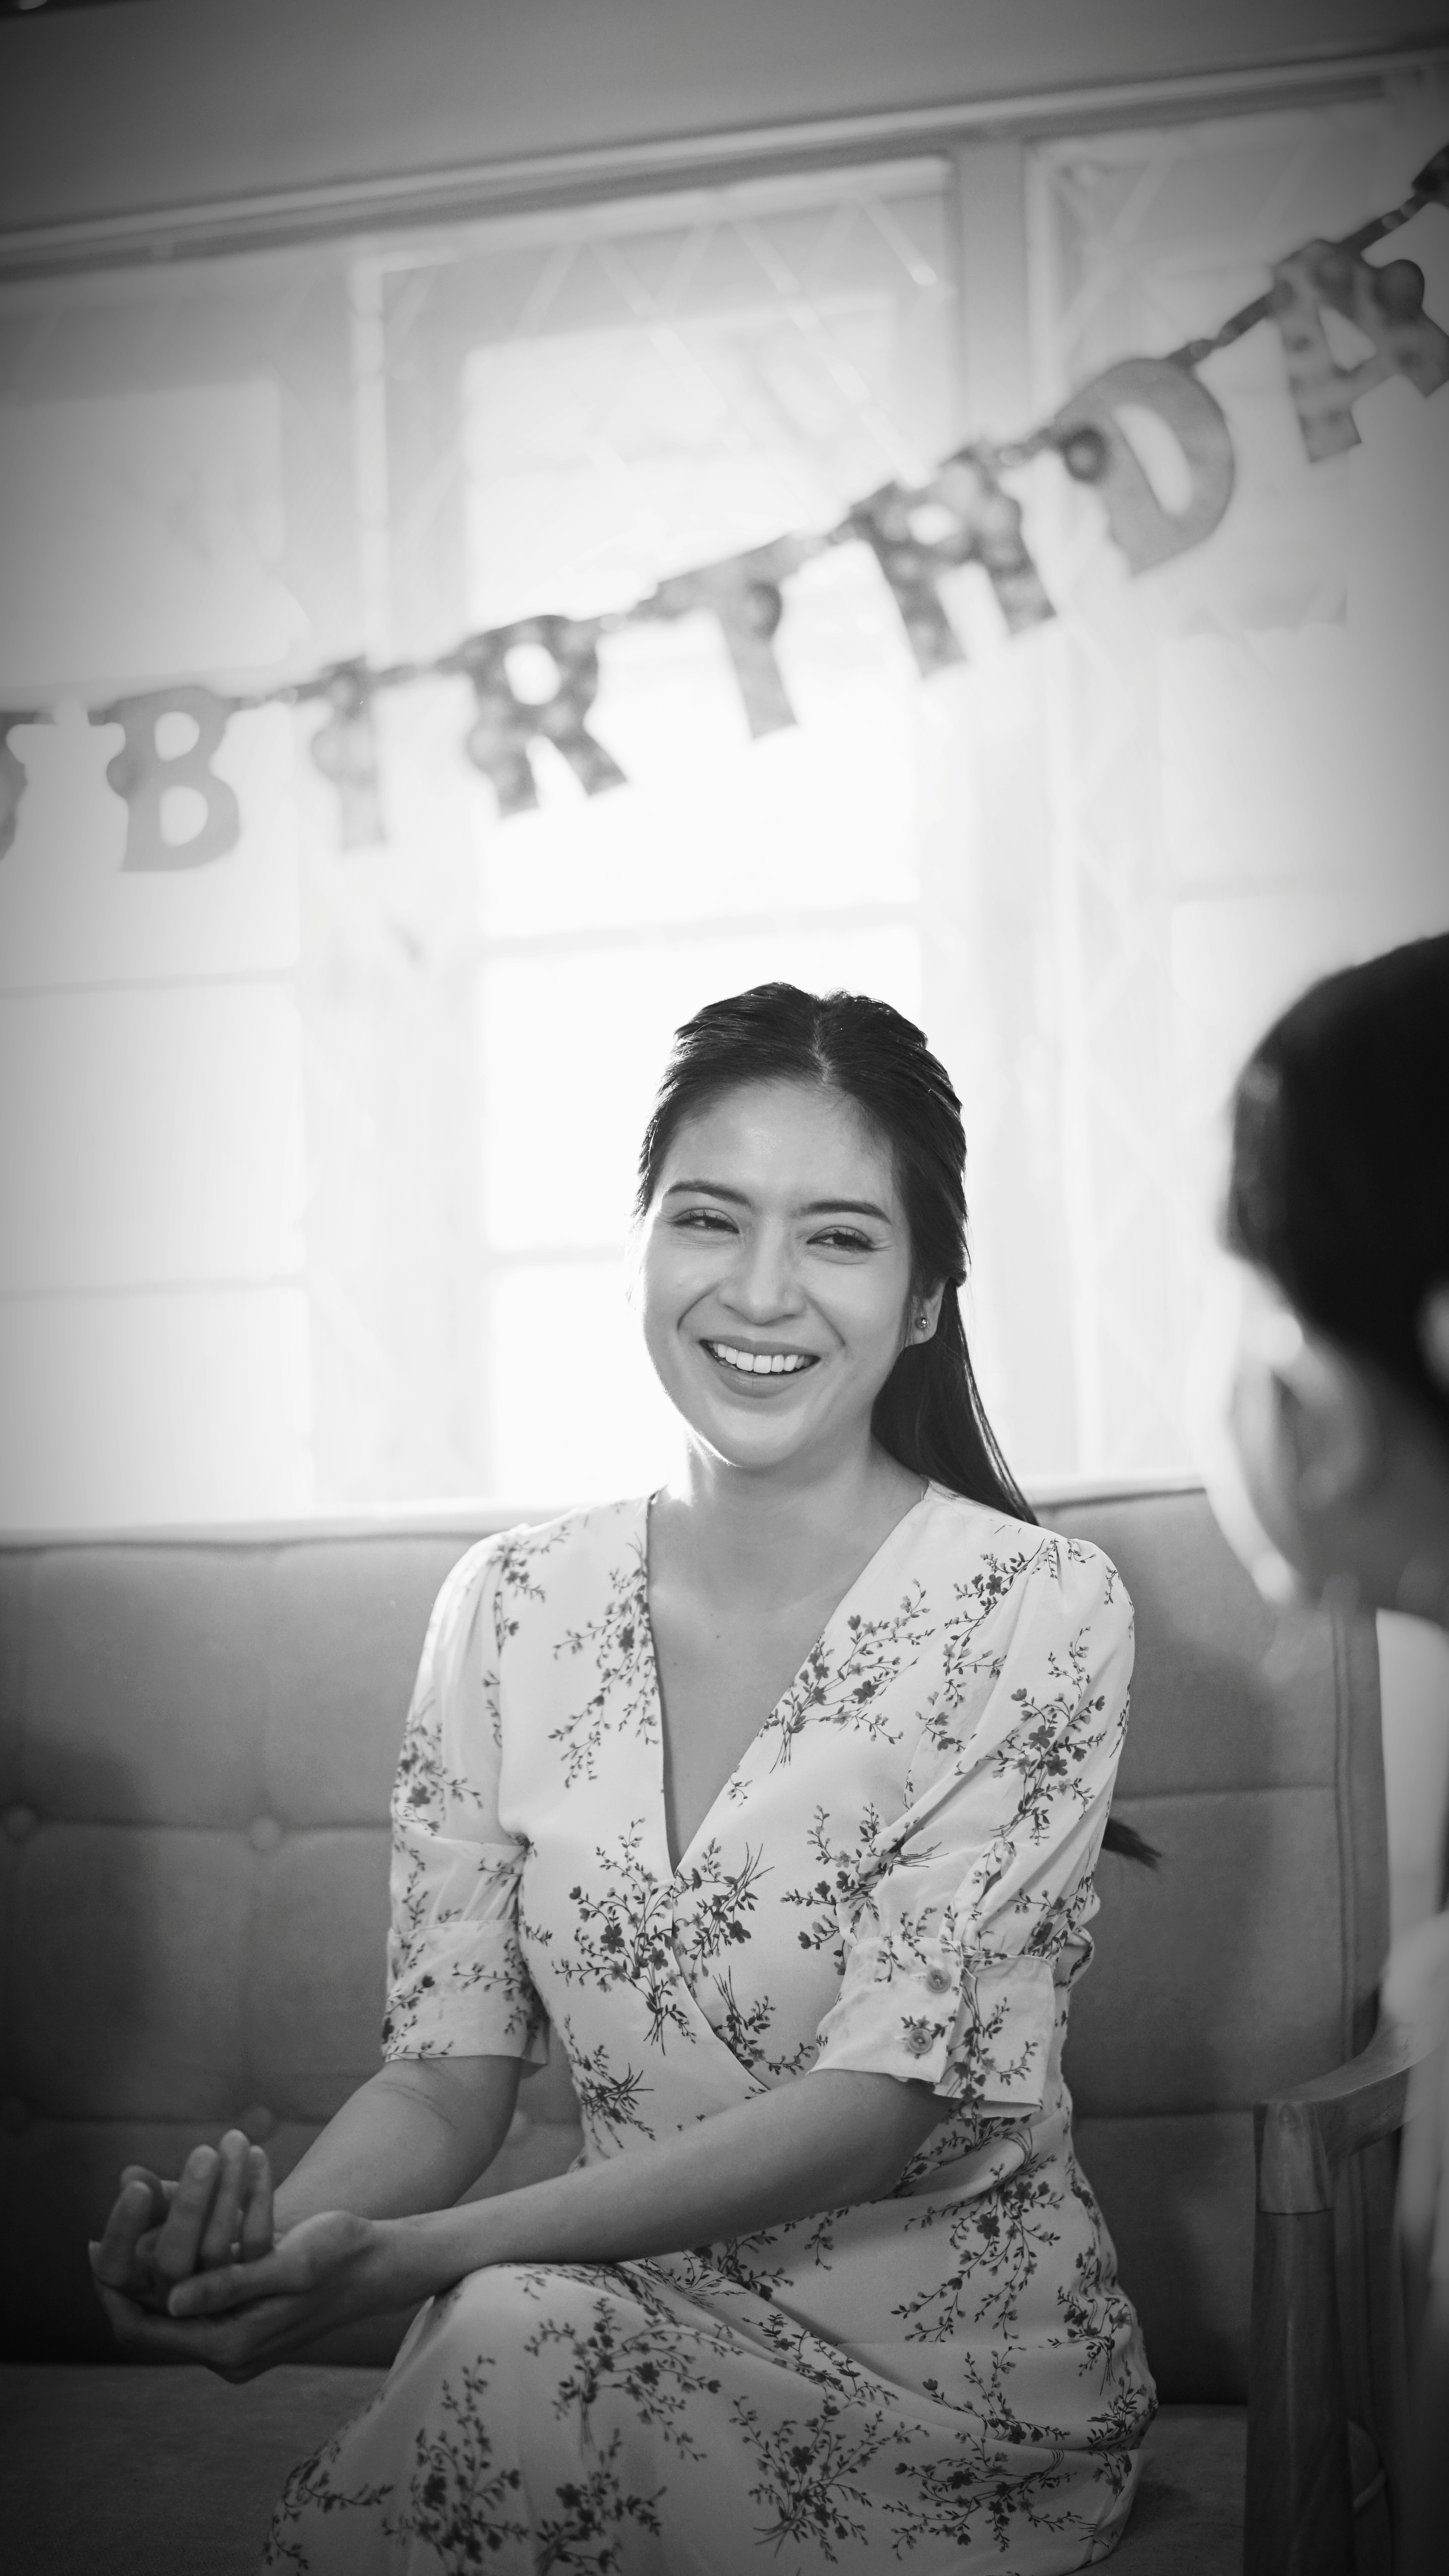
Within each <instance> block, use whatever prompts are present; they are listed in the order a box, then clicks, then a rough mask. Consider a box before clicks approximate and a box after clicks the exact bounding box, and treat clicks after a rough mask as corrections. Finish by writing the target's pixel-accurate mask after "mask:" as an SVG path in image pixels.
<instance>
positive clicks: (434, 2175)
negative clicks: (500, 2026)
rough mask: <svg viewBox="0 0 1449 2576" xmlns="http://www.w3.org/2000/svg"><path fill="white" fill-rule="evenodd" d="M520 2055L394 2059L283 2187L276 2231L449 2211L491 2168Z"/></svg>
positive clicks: (509, 2113) (508, 2114) (512, 2099)
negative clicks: (318, 2222) (345, 2218)
mask: <svg viewBox="0 0 1449 2576" xmlns="http://www.w3.org/2000/svg"><path fill="white" fill-rule="evenodd" d="M518 2076H519V2061H518V2059H517V2058H516V2057H396V2058H393V2059H392V2060H391V2061H390V2063H389V2064H388V2065H386V2066H384V2067H382V2068H381V2069H380V2070H379V2072H378V2073H377V2074H376V2075H373V2076H369V2078H368V2081H367V2082H366V2083H365V2084H363V2085H361V2086H359V2088H358V2090H357V2091H356V2092H355V2093H354V2094H353V2095H352V2096H351V2098H350V2100H348V2101H346V2102H344V2103H343V2105H342V2108H341V2110H340V2111H339V2112H338V2113H337V2114H336V2116H335V2117H334V2118H333V2119H331V2120H329V2121H328V2123H327V2126H326V2128H325V2129H324V2130H323V2132H322V2135H321V2136H320V2138H316V2139H314V2141H313V2143H312V2145H311V2146H310V2147H309V2148H308V2149H307V2152H306V2154H305V2155H304V2156H303V2157H302V2159H301V2161H300V2163H299V2164H297V2165H296V2166H295V2167H294V2169H293V2171H292V2172H291V2173H290V2174H289V2175H288V2177H287V2179H286V2181H285V2182H284V2183H281V2184H279V2185H278V2188H277V2195H276V2227H277V2233H278V2235H279V2236H280V2235H282V2234H283V2233H285V2232H286V2230H288V2229H290V2228H293V2227H295V2226H297V2225H298V2223H299V2221H300V2220H302V2219H304V2218H311V2217H313V2216H315V2214H316V2212H317V2211H318V2210H319V2209H350V2210H353V2211H355V2212H356V2214H357V2216H358V2217H359V2218H397V2217H401V2216H403V2215H404V2214H405V2213H408V2212H410V2211H415V2210H425V2209H446V2208H447V2207H448V2205H449V2203H450V2202H452V2201H455V2200H456V2199H457V2197H458V2194H459V2193H460V2192H462V2191H466V2190H467V2188H468V2185H469V2184H470V2183H471V2182H476V2181H477V2179H478V2176H479V2175H480V2174H481V2173H482V2172H483V2171H484V2169H485V2167H486V2166H488V2165H490V2164H491V2163H492V2162H493V2159H494V2157H495V2156H496V2155H497V2153H498V2150H499V2148H500V2147H501V2146H502V2144H503V2141H504V2138H505V2137H506V2136H507V2134H508V2124H509V2122H510V2120H511V2119H512V2117H513V2110H514V2105H515V2103H516V2102H517V2099H518Z"/></svg>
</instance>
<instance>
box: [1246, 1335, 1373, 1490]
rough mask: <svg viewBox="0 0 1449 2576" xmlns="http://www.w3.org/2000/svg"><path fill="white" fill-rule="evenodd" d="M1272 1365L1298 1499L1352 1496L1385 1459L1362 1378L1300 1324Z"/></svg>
mask: <svg viewBox="0 0 1449 2576" xmlns="http://www.w3.org/2000/svg"><path fill="white" fill-rule="evenodd" d="M1295 1322H1296V1319H1295ZM1271 1365H1272V1369H1273V1374H1274V1376H1275V1377H1276V1378H1277V1380H1278V1384H1279V1386H1280V1388H1281V1390H1282V1397H1283V1406H1282V1418H1283V1424H1284V1429H1285V1430H1286V1432H1287V1435H1288V1438H1289V1441H1290V1443H1291V1446H1292V1450H1293V1456H1294V1460H1295V1464H1296V1468H1297V1488H1298V1501H1299V1503H1300V1505H1301V1506H1302V1508H1303V1509H1304V1510H1305V1511H1308V1512H1322V1511H1330V1510H1332V1509H1333V1508H1334V1507H1335V1506H1337V1505H1341V1504H1344V1503H1351V1502H1354V1501H1356V1500H1357V1499H1358V1497H1359V1496H1360V1495H1361V1494H1363V1493H1364V1492H1366V1491H1367V1490H1368V1488H1369V1487H1370V1486H1372V1485H1373V1484H1374V1483H1375V1482H1376V1481H1377V1478H1378V1475H1379V1471H1380V1468H1381V1467H1382V1464H1383V1429H1382V1425H1381V1423H1380V1420H1379V1408H1378V1406H1377V1404H1376V1403H1375V1401H1374V1395H1373V1390H1372V1388H1371V1386H1370V1385H1369V1383H1368V1381H1367V1379H1366V1378H1365V1377H1364V1376H1363V1374H1362V1372H1361V1370H1360V1369H1358V1368H1357V1367H1356V1366H1355V1364H1354V1362H1353V1360H1352V1359H1350V1358H1349V1356H1348V1354H1347V1353H1346V1352H1344V1351H1342V1350H1340V1349H1339V1348H1338V1347H1337V1345H1336V1344H1335V1343H1333V1342H1328V1341H1324V1340H1321V1339H1320V1337H1319V1336H1318V1335H1317V1334H1316V1333H1312V1332H1305V1331H1303V1330H1301V1329H1299V1330H1297V1331H1295V1333H1294V1335H1293V1338H1292V1342H1291V1345H1289V1344H1288V1343H1287V1339H1286V1337H1285V1346H1284V1347H1283V1348H1282V1349H1281V1350H1280V1351H1279V1352H1278V1353H1276V1354H1275V1355H1274V1358H1273V1360H1272V1363H1271Z"/></svg>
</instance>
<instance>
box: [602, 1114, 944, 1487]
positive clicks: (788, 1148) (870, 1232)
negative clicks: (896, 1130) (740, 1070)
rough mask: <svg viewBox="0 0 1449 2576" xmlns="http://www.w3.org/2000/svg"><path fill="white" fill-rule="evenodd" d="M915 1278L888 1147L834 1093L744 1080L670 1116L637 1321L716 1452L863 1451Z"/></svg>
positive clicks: (753, 1464)
mask: <svg viewBox="0 0 1449 2576" xmlns="http://www.w3.org/2000/svg"><path fill="white" fill-rule="evenodd" d="M910 1284H911V1246H910V1239H909V1235H908V1232H907V1228H906V1221H905V1216H904V1212H903V1210H902V1207H901V1203H900V1197H899V1193H898V1191H897V1188H896V1181H895V1174H894V1171H893V1168H892V1158H891V1155H890V1153H889V1150H888V1148H887V1147H886V1146H884V1145H883V1144H882V1143H881V1142H880V1141H879V1139H877V1138H876V1137H875V1136H874V1135H873V1134H872V1132H871V1130H870V1129H869V1128H868V1126H867V1125H866V1123H865V1121H864V1119H863V1118H862V1117H861V1115H860V1113H859V1111H858V1110H857V1109H856V1108H855V1107H854V1105H853V1104H852V1103H851V1102H850V1101H848V1100H846V1099H844V1098H842V1096H841V1095H840V1094H839V1093H838V1092H833V1091H826V1090H822V1089H817V1088H816V1087H815V1086H813V1085H810V1084H805V1083H798V1082H759V1083H750V1084H747V1085H744V1086H742V1087H741V1088H740V1089H738V1090H735V1091H730V1092H727V1093H725V1094H724V1096H723V1097H722V1098H720V1099H718V1100H716V1101H715V1102H713V1104H712V1105H711V1106H709V1107H708V1108H705V1109H703V1110H701V1111H700V1112H699V1114H698V1115H697V1116H696V1117H694V1118H691V1119H688V1120H686V1121H685V1122H684V1124H683V1125H682V1126H681V1127H680V1128H679V1130H678V1132H677V1134H676V1136H675V1138H674V1141H673V1143H672V1145H671V1146H670V1149H669V1152H668V1154H667V1156H666V1157H665V1161H664V1166H663V1169H662V1171H661V1173H660V1176H659V1182H658V1186H657V1189H656V1191H655V1195H654V1200H653V1204H652V1205H651V1207H650V1209H649V1213H648V1216H647V1218H646V1220H645V1231H644V1241H643V1255H642V1286H643V1305H644V1338H645V1341H646V1343H647V1345H648V1349H649V1356H650V1358H651V1359H652V1361H653V1363H654V1366H655V1368H656V1370H657V1371H658V1373H659V1377H660V1380H661V1382H662V1384H663V1386H664V1389H665V1392H666V1394H667V1395H668V1396H669V1398H670V1401H671V1403H673V1404H674V1405H675V1407H676V1408H677V1410H678V1411H679V1412H680V1413H681V1414H682V1415H683V1417H684V1419H685V1421H686V1422H687V1423H688V1425H689V1427H690V1429H691V1431H692V1432H693V1433H694V1434H695V1435H696V1437H697V1438H698V1439H699V1440H700V1441H701V1442H703V1444H704V1445H705V1446H706V1448H708V1449H709V1450H710V1451H712V1452H713V1453H714V1454H715V1455H716V1456H717V1457H720V1458H723V1459H726V1460H728V1461H729V1462H730V1463H731V1464H732V1465H735V1466H740V1467H747V1468H754V1469H757V1470H759V1469H770V1468H774V1467H780V1466H785V1465H794V1464H805V1463H807V1462H817V1463H819V1464H820V1465H822V1466H823V1465H827V1464H832V1463H835V1462H836V1461H838V1460H840V1459H842V1458H844V1457H847V1456H849V1455H850V1454H851V1453H852V1451H864V1450H865V1449H866V1448H867V1447H868V1445H869V1441H870V1415H871V1407H872V1405H873V1404H874V1402H875V1399H876V1397H877V1395H878V1394H879V1392H880V1390H881V1388H882V1386H883V1385H884V1384H885V1381H886V1379H887V1377H888V1376H889V1375H890V1372H891V1370H892V1368H893V1367H894V1365H895V1362H896V1359H897V1357H898V1355H899V1353H900V1350H901V1348H902V1346H903V1344H904V1342H905V1341H906V1339H907V1338H908V1332H907V1325H908V1316H907V1305H908V1300H909V1292H910ZM928 1302H929V1304H930V1306H931V1311H932V1317H933V1318H934V1302H935V1301H934V1300H931V1301H928Z"/></svg>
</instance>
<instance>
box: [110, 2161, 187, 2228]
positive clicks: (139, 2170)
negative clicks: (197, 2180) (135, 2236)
mask: <svg viewBox="0 0 1449 2576" xmlns="http://www.w3.org/2000/svg"><path fill="white" fill-rule="evenodd" d="M133 2182H139V2183H144V2185H145V2187H146V2190H147V2192H148V2193H149V2194H150V2202H151V2214H150V2216H149V2218H148V2219H147V2221H146V2224H147V2226H148V2227H159V2226H160V2224H161V2222H162V2220H163V2218H164V2217H165V2215H166V2212H167V2210H168V2209H169V2208H170V2206H171V2201H172V2196H173V2194H174V2192H175V2190H176V2185H175V2183H174V2182H163V2181H162V2179H161V2176H160V2175H159V2174H154V2173H153V2172H152V2171H151V2168H150V2166H149V2165H122V2167H121V2182H120V2188H121V2190H122V2191H127V2190H129V2188H130V2186H131V2184H132V2183H133Z"/></svg>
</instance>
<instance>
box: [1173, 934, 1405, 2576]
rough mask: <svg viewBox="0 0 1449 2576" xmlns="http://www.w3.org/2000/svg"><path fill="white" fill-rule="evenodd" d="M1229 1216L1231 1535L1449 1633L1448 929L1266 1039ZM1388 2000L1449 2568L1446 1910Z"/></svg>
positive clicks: (1282, 1589)
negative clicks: (1405, 2092)
mask: <svg viewBox="0 0 1449 2576" xmlns="http://www.w3.org/2000/svg"><path fill="white" fill-rule="evenodd" d="M1224 1234H1225V1241H1226V1246H1227V1250H1228V1252H1229V1254H1230V1255H1231V1256H1233V1258H1232V1261H1231V1263H1230V1265H1229V1270H1228V1274H1227V1276H1226V1278H1225V1280H1224V1282H1223V1283H1222V1285H1223V1288H1224V1292H1225V1293H1224V1296H1223V1300H1222V1304H1221V1306H1220V1308H1219V1311H1218V1316H1217V1323H1218V1332H1217V1333H1216V1334H1212V1335H1210V1338H1211V1339H1212V1340H1214V1341H1215V1342H1216V1344H1217V1365H1216V1366H1212V1367H1210V1368H1209V1370H1208V1372H1207V1374H1208V1376H1209V1378H1211V1379H1216V1381H1217V1383H1218V1385H1219V1387H1220V1388H1221V1389H1222V1390H1223V1393H1224V1395H1225V1399H1226V1400H1225V1402H1224V1403H1223V1404H1222V1405H1221V1407H1220V1409H1219V1411H1218V1424H1219V1429H1218V1432H1217V1434H1216V1436H1214V1434H1213V1433H1212V1432H1211V1430H1210V1431H1209V1441H1210V1446H1211V1451H1212V1455H1211V1462H1210V1466H1209V1478H1208V1481H1209V1488H1210V1491H1211V1493H1212V1498H1213V1502H1214V1505H1215V1508H1216V1509H1217V1513H1218V1517H1219V1520H1220V1521H1221V1523H1222V1525H1223V1528H1224V1530H1225V1532H1226V1534H1227V1536H1228V1538H1229V1539H1230V1540H1231V1542H1232V1544H1233V1546H1234V1547H1235V1548H1236V1550H1237V1552H1238V1554H1239V1555H1240V1556H1241V1557H1242V1559H1243V1561H1244V1563H1245V1564H1246V1565H1247V1566H1248V1568H1249V1570H1250V1571H1251V1573H1252V1574H1253V1575H1254V1577H1255V1579H1256V1581H1257V1583H1258V1586H1259V1589H1260V1590H1261V1591H1262V1592H1264V1593H1265V1594H1266V1595H1267V1596H1268V1598H1269V1599H1272V1600H1276V1601H1287V1600H1292V1599H1300V1600H1301V1599H1305V1598H1306V1599H1324V1598H1329V1597H1332V1598H1334V1599H1337V1600H1340V1601H1342V1602H1343V1603H1344V1604H1345V1606H1349V1607H1357V1608H1362V1609H1366V1610H1398V1611H1403V1612H1407V1613H1408V1614H1409V1615H1410V1616H1412V1617H1414V1618H1417V1619H1427V1620H1430V1621H1432V1622H1433V1623H1434V1624H1435V1625H1436V1626H1437V1627H1439V1628H1441V1629H1446V1630H1449V936H1445V937H1440V938H1435V939H1423V940H1417V941H1414V942H1413V943H1412V944H1411V945H1409V946H1407V947H1403V948H1397V949H1394V950H1392V951H1391V952H1390V953H1389V954H1388V955H1386V956H1383V957H1377V958H1375V959H1373V960H1372V961H1371V962H1370V963H1369V964H1367V965H1364V966H1354V967H1350V968H1348V969H1346V970H1345V971H1344V972H1342V973H1340V974H1335V975H1330V976H1328V977H1327V978H1325V980H1324V981H1323V982H1322V983H1319V984H1315V985H1314V986H1313V987H1312V989H1311V990H1310V991H1309V992H1307V993H1305V994H1304V995H1303V996H1302V998H1301V999H1300V1000H1299V1001H1297V1002H1295V1003H1294V1004H1293V1006H1292V1008H1291V1009H1290V1010H1288V1011H1286V1012H1285V1013H1284V1014H1283V1017H1282V1018H1281V1019H1280V1020H1278V1021H1277V1022H1276V1023H1275V1025H1274V1026H1273V1027H1272V1028H1271V1029H1270V1030H1269V1031H1268V1033H1267V1035H1266V1037H1264V1038H1263V1039H1262V1040H1261V1042H1260V1043H1259V1045H1258V1046H1257V1047H1256V1048H1255V1050H1254V1052H1253V1054H1252V1056H1251V1057H1250V1059H1249V1061H1248V1063H1247V1065H1246V1066H1245V1068H1244V1070H1243V1073H1242V1075H1241V1077H1240V1079H1239V1082H1238V1086H1237V1092H1236V1095H1235V1098H1234V1103H1233V1119H1232V1158H1231V1164H1230V1169H1229V1176H1228V1190H1227V1205H1226V1219H1225V1227H1224ZM1210 1409H1211V1408H1209V1410H1210ZM1443 1893H1444V1891H1443V1887H1442V1883H1441V1889H1440V1896H1441V1902H1442V1899H1443ZM1384 2007H1385V2010H1386V2011H1387V2012H1388V2013H1389V2014H1390V2015H1391V2016H1392V2018H1394V2019H1395V2020H1397V2021H1400V2022H1402V2023H1404V2024H1406V2025H1407V2026H1409V2027H1410V2028H1412V2029H1414V2030H1415V2031H1416V2033H1417V2035H1418V2036H1419V2038H1420V2040H1421V2041H1422V2042H1423V2043H1424V2044H1425V2046H1426V2054H1425V2055H1424V2057H1423V2058H1422V2060H1421V2062H1420V2064H1419V2066H1418V2068H1417V2071H1416V2074H1415V2076H1414V2079H1413V2085H1412V2088H1411V2093H1410V2101H1409V2117H1408V2122H1407V2125H1406V2130H1405V2141H1404V2156H1403V2164H1402V2168H1401V2177H1400V2198H1399V2221H1400V2232H1401V2236H1402V2241H1403V2248H1404V2258H1405V2283H1406V2290H1407V2307H1408V2315H1409V2326H1410V2339H1411V2363H1412V2369H1413V2386H1414V2395H1413V2408H1412V2435H1411V2442H1412V2450H1411V2460H1410V2473H1409V2511H1408V2517H1407V2529H1406V2533H1405V2537H1404V2545H1403V2548H1402V2549H1401V2550H1400V2551H1399V2552H1398V2553H1396V2564H1397V2565H1398V2566H1399V2567H1400V2568H1401V2569H1402V2570H1403V2571H1404V2576H1428V2571H1429V2570H1430V2569H1440V2568H1442V2567H1444V2566H1445V2565H1446V2564H1449V2089H1446V2061H1449V2048H1446V2045H1445V2042H1446V2037H1449V1911H1445V1912H1441V1913H1440V1914H1438V1915H1437V1916H1435V1917H1434V1918H1433V1920H1432V1921H1431V1922H1429V1923H1427V1924H1425V1925H1422V1926H1421V1927H1420V1928H1419V1929H1418V1931H1417V1932H1415V1933H1413V1934H1412V1935H1410V1936H1409V1937H1408V1938H1407V1939H1405V1940H1404V1941H1403V1942H1401V1943H1400V1944H1399V1945H1398V1946H1397V1947H1396V1949H1395V1951H1394V1953H1393V1955H1392V1957H1391V1959H1390V1961H1389V1966H1388V1971H1387V1975H1386V1978H1385V1985H1384Z"/></svg>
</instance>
